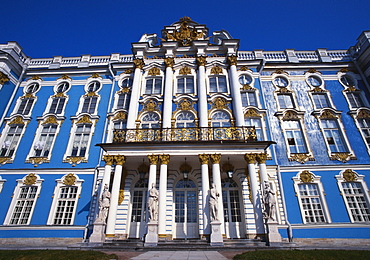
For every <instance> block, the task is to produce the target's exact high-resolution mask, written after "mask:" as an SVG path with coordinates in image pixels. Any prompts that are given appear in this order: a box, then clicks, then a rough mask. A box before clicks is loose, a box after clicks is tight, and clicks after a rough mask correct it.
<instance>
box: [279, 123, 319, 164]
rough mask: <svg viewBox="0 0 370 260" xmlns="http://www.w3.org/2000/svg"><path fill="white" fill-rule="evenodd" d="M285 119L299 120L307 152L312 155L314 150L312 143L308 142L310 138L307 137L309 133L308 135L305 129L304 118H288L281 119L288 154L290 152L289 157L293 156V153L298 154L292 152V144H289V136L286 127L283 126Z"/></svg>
mask: <svg viewBox="0 0 370 260" xmlns="http://www.w3.org/2000/svg"><path fill="white" fill-rule="evenodd" d="M284 121H297V122H298V124H299V126H300V130H301V134H302V137H303V141H304V143H305V146H306V149H307V152H306V153H307V154H308V155H311V156H312V151H311V147H310V144H309V142H308V138H307V135H306V132H307V131H305V126H304V124H303V123H302V119H301V118H297V119H292V120H288V119H284V118H283V119H281V128H282V130H283V135H284V141H285V147H286V148H287V154H288V157H291V156H292V154H296V153H292V152H291V151H290V145H289V142H288V137H287V134H286V129H285V128H284V127H283V124H284Z"/></svg>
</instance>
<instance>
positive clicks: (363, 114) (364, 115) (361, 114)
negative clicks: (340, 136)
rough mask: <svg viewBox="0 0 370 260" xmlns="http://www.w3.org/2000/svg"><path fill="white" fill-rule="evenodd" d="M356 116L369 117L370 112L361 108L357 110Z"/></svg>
mask: <svg viewBox="0 0 370 260" xmlns="http://www.w3.org/2000/svg"><path fill="white" fill-rule="evenodd" d="M356 118H370V112H369V111H367V110H365V109H361V110H360V111H358V114H357V116H356Z"/></svg>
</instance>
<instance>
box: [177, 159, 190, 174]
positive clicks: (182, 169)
mask: <svg viewBox="0 0 370 260" xmlns="http://www.w3.org/2000/svg"><path fill="white" fill-rule="evenodd" d="M192 169H193V168H192V167H191V166H190V165H189V164H187V163H186V162H185V163H183V164H181V166H180V168H179V170H180V172H188V173H189V172H191V170H192Z"/></svg>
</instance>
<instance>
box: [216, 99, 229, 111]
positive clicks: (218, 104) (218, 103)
mask: <svg viewBox="0 0 370 260" xmlns="http://www.w3.org/2000/svg"><path fill="white" fill-rule="evenodd" d="M213 107H214V108H216V109H225V108H226V109H227V108H228V107H227V102H226V100H225V99H223V98H220V97H218V98H216V99H215V100H214V101H213Z"/></svg>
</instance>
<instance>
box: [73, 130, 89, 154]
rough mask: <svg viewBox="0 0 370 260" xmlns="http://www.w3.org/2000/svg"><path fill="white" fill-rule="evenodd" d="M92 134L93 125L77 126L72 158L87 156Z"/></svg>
mask: <svg viewBox="0 0 370 260" xmlns="http://www.w3.org/2000/svg"><path fill="white" fill-rule="evenodd" d="M90 133H91V125H90V124H83V125H79V126H77V129H76V133H75V136H74V140H73V147H72V153H71V156H81V157H83V156H85V153H86V150H87V148H88V144H89V139H90Z"/></svg>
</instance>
